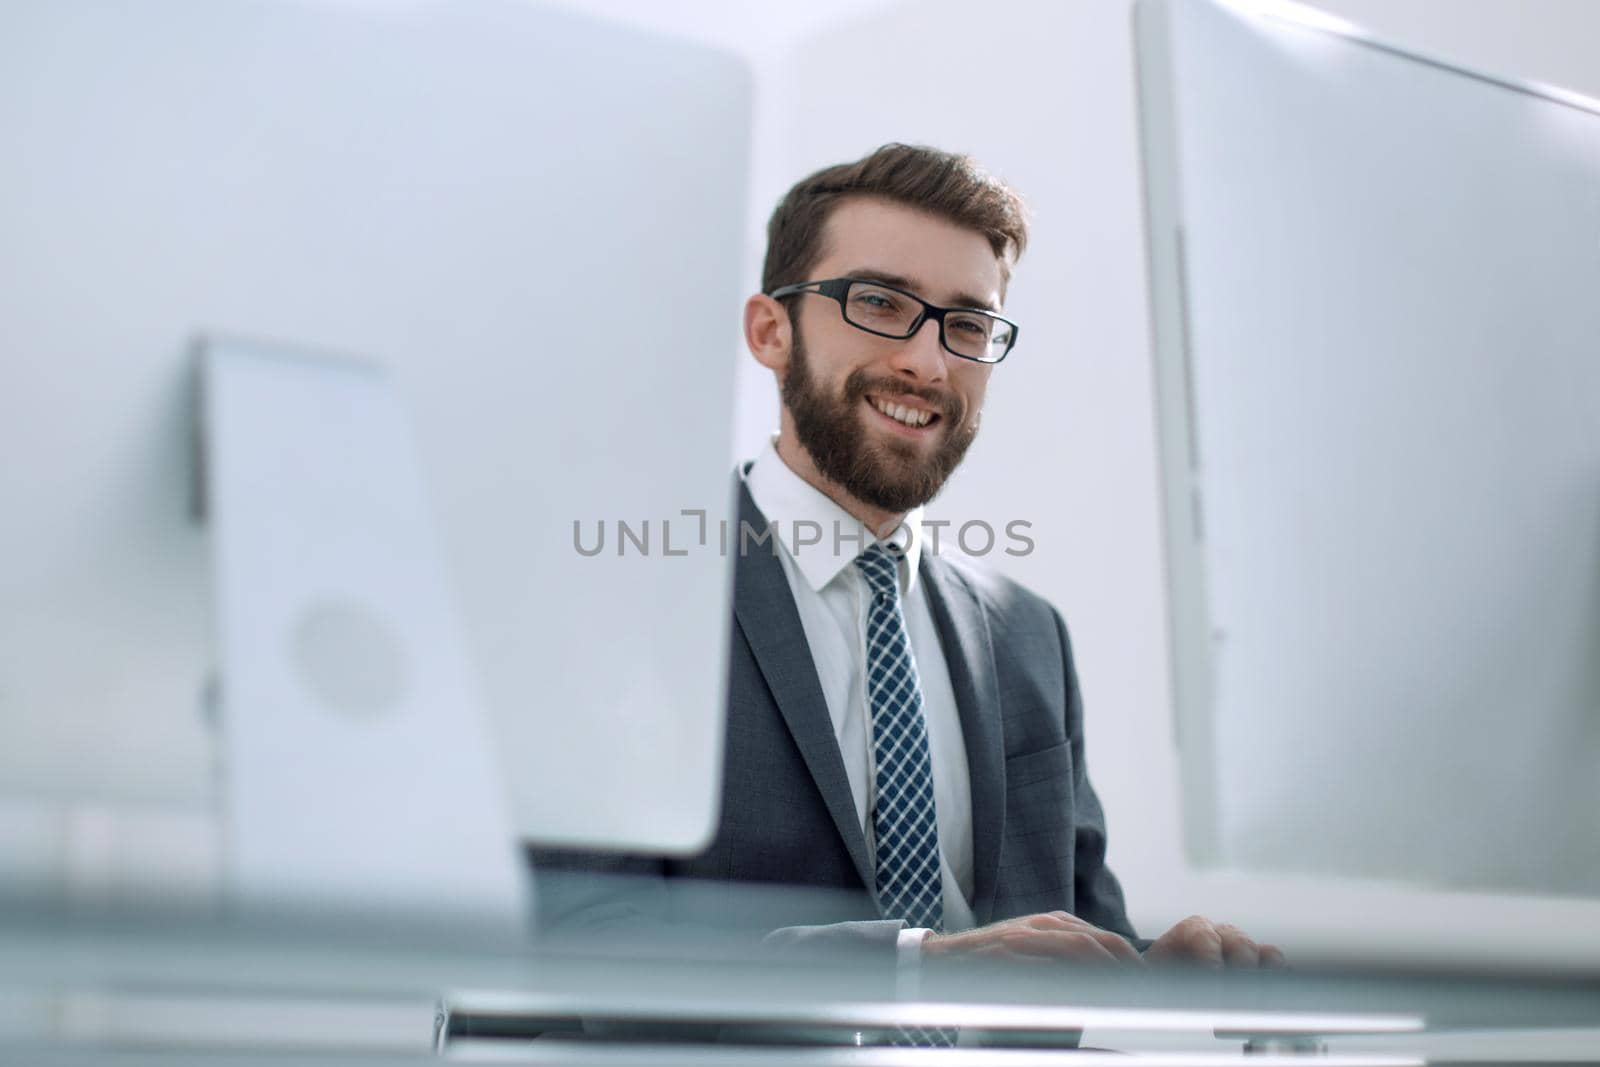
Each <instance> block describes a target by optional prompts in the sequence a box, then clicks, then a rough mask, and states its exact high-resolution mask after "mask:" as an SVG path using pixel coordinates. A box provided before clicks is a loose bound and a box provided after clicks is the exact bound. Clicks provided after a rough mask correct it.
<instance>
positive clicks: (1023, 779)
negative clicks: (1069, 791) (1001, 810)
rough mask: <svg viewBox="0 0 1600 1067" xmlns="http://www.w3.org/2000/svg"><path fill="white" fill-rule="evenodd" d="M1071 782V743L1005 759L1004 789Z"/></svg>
mask: <svg viewBox="0 0 1600 1067" xmlns="http://www.w3.org/2000/svg"><path fill="white" fill-rule="evenodd" d="M1051 780H1056V781H1060V782H1062V783H1066V782H1069V781H1071V780H1072V743H1071V742H1070V741H1063V742H1061V744H1059V745H1051V746H1050V747H1049V748H1041V749H1039V750H1038V751H1037V752H1024V753H1022V754H1021V755H1017V756H1009V757H1007V758H1006V788H1008V789H1018V788H1021V787H1022V786H1025V785H1032V784H1033V783H1034V782H1044V781H1051Z"/></svg>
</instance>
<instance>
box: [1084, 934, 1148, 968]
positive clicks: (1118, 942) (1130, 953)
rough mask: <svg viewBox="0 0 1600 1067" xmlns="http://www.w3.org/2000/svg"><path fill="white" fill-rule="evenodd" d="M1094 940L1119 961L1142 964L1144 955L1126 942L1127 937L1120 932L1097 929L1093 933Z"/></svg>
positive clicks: (1140, 965) (1141, 965)
mask: <svg viewBox="0 0 1600 1067" xmlns="http://www.w3.org/2000/svg"><path fill="white" fill-rule="evenodd" d="M1094 936H1095V940H1096V941H1098V942H1099V943H1100V945H1101V946H1102V947H1103V948H1105V950H1106V951H1107V952H1109V953H1111V955H1112V956H1113V957H1114V958H1115V959H1116V960H1117V961H1118V962H1119V963H1132V964H1134V965H1136V966H1139V967H1143V966H1144V957H1143V956H1141V955H1139V950H1138V949H1136V948H1134V947H1133V946H1132V945H1130V944H1128V940H1127V938H1125V937H1123V936H1122V935H1121V934H1114V933H1112V932H1111V931H1110V930H1099V931H1097V932H1096V933H1095V935H1094Z"/></svg>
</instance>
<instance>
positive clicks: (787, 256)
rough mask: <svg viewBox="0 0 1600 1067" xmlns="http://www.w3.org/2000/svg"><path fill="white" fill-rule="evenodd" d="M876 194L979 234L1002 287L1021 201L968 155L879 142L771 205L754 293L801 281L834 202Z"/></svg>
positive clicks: (1021, 222) (1013, 252) (1017, 241)
mask: <svg viewBox="0 0 1600 1067" xmlns="http://www.w3.org/2000/svg"><path fill="white" fill-rule="evenodd" d="M851 196H876V197H882V198H884V199H886V200H890V201H893V202H894V203H897V204H904V205H906V206H907V207H913V208H918V209H920V210H922V211H926V212H929V213H930V214H933V215H937V216H939V217H940V218H943V219H947V220H948V221H950V222H953V223H955V224H956V225H957V226H962V227H965V228H966V229H969V230H974V231H976V232H978V233H981V234H982V235H983V236H984V237H986V238H988V240H989V247H991V248H993V249H994V254H995V256H996V258H998V259H999V260H1000V277H1001V280H1002V283H1004V282H1006V281H1009V280H1010V278H1011V269H1010V268H1011V264H1012V263H1014V262H1015V261H1016V259H1017V257H1018V256H1020V255H1022V250H1023V248H1024V247H1025V246H1026V245H1027V243H1028V224H1027V220H1026V218H1025V213H1024V208H1023V203H1022V198H1021V197H1020V196H1018V195H1017V193H1016V192H1015V191H1014V190H1013V189H1011V188H1010V187H1009V186H1007V185H1006V184H1005V183H1003V182H1001V181H1000V180H999V179H998V178H996V177H994V176H993V175H991V174H989V173H988V172H987V171H985V170H984V169H983V168H982V167H980V166H979V165H978V164H977V162H976V161H975V160H974V159H973V158H972V157H971V156H964V155H958V154H956V153H954V152H944V151H940V150H939V149H937V148H929V147H926V146H924V145H904V144H886V145H884V146H883V147H882V148H879V149H878V150H877V151H875V152H873V153H872V154H871V155H869V156H867V157H866V158H864V159H859V160H857V161H855V162H854V163H839V164H836V165H835V166H832V167H825V168H823V169H822V170H819V171H817V172H816V173H815V174H813V175H811V176H810V177H808V178H804V179H802V180H801V181H800V182H798V183H797V184H796V185H795V186H794V188H792V189H790V190H789V191H788V193H786V194H785V195H784V198H783V199H782V200H780V201H779V202H778V207H777V209H776V210H775V211H773V213H772V218H771V220H770V221H768V223H767V258H766V262H765V263H764V264H763V266H762V269H761V291H762V292H764V293H770V292H772V291H773V290H774V289H776V288H778V287H779V286H782V285H792V284H794V283H796V282H803V281H808V280H809V279H808V278H807V277H806V273H807V272H808V271H810V270H811V268H812V267H813V266H815V265H816V262H817V260H818V259H820V258H822V231H823V227H824V225H825V224H826V223H827V221H828V216H829V215H831V214H832V213H833V209H834V208H835V207H836V206H837V205H838V204H839V202H840V201H841V200H843V199H844V198H846V197H851Z"/></svg>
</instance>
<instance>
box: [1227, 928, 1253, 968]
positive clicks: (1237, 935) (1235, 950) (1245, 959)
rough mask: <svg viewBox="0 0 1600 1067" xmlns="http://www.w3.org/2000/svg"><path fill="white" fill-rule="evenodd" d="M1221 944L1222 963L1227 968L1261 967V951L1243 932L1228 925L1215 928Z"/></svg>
mask: <svg viewBox="0 0 1600 1067" xmlns="http://www.w3.org/2000/svg"><path fill="white" fill-rule="evenodd" d="M1217 937H1218V938H1220V939H1221V942H1222V962H1223V963H1225V964H1226V965H1227V966H1229V967H1244V968H1247V969H1251V970H1253V969H1255V968H1256V967H1259V966H1261V951H1260V949H1259V948H1257V947H1256V943H1255V942H1254V941H1252V940H1251V939H1250V938H1249V937H1248V936H1246V934H1245V932H1244V931H1243V930H1241V929H1239V928H1238V927H1237V926H1234V925H1232V924H1230V923H1223V924H1222V925H1220V926H1218V927H1217Z"/></svg>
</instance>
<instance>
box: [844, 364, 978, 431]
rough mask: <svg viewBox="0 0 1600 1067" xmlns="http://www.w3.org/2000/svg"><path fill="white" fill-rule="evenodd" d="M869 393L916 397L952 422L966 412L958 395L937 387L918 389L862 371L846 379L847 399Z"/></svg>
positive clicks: (885, 397) (854, 398) (956, 420)
mask: <svg viewBox="0 0 1600 1067" xmlns="http://www.w3.org/2000/svg"><path fill="white" fill-rule="evenodd" d="M868 393H872V394H873V395H875V396H881V397H883V398H884V399H886V400H887V399H888V398H890V397H895V396H911V397H916V398H917V399H918V400H920V401H922V402H923V403H924V404H927V405H928V406H929V407H931V408H933V410H935V411H937V412H938V413H939V414H940V415H942V416H944V417H945V418H947V419H949V420H950V421H951V422H960V421H961V416H962V415H963V414H965V408H966V405H964V404H963V403H962V402H961V400H960V399H959V398H958V397H955V396H952V395H951V394H949V393H942V392H940V391H938V390H937V389H918V388H916V387H915V386H912V385H908V384H907V383H905V382H897V381H895V380H893V379H888V380H883V379H873V378H869V377H867V376H866V375H865V374H863V373H861V372H860V371H856V372H854V373H852V374H851V375H850V377H848V378H846V379H845V383H844V394H845V399H846V400H851V401H855V400H860V399H862V398H863V397H865V396H866V395H867V394H868Z"/></svg>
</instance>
